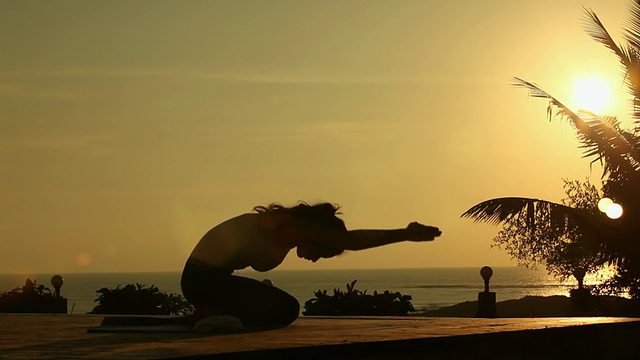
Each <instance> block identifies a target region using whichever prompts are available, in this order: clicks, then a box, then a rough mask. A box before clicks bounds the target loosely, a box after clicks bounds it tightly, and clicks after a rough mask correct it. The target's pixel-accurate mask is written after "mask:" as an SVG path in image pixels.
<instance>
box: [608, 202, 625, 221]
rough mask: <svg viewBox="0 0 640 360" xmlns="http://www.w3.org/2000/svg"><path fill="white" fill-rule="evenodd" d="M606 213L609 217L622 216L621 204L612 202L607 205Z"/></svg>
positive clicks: (616, 217)
mask: <svg viewBox="0 0 640 360" xmlns="http://www.w3.org/2000/svg"><path fill="white" fill-rule="evenodd" d="M606 214H607V216H608V217H609V218H610V219H618V218H620V216H622V206H620V204H616V203H613V204H611V205H609V206H607V211H606Z"/></svg>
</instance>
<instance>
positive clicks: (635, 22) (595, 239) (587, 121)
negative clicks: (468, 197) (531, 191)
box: [462, 1, 640, 298]
mask: <svg viewBox="0 0 640 360" xmlns="http://www.w3.org/2000/svg"><path fill="white" fill-rule="evenodd" d="M585 23H586V30H587V33H588V34H589V35H590V36H591V37H592V38H593V39H594V40H595V41H597V42H599V43H601V44H602V45H604V46H605V47H606V48H607V49H609V50H610V51H611V52H613V53H614V54H615V56H616V57H617V60H618V61H619V62H620V64H621V65H622V68H623V70H624V74H623V79H622V82H623V83H624V85H626V87H627V89H628V91H629V94H630V95H631V96H632V98H633V99H632V101H631V107H630V108H631V116H632V118H633V119H634V126H633V127H627V128H625V127H623V126H622V122H621V121H620V120H618V119H617V118H616V117H615V116H607V115H598V114H594V113H593V112H590V111H586V110H579V111H577V112H574V111H572V110H571V109H569V108H567V107H566V106H565V105H564V104H563V103H562V102H560V101H559V100H558V99H556V98H555V97H553V96H551V95H550V94H548V93H547V92H545V91H543V90H542V89H541V88H540V87H538V86H537V85H535V84H533V83H530V82H528V81H525V80H522V79H518V78H516V79H515V84H514V85H515V86H518V87H522V88H525V89H527V90H528V91H529V93H530V95H531V96H532V97H538V98H543V99H547V100H548V101H549V105H548V108H547V114H548V117H549V118H550V120H551V119H552V118H554V117H556V118H560V119H563V120H566V121H567V122H568V123H569V124H571V125H572V126H573V128H574V129H575V132H576V137H577V140H578V142H579V143H580V147H581V148H583V149H584V151H585V152H584V156H585V157H588V158H591V159H592V163H594V162H595V163H599V164H601V165H602V169H603V172H602V184H603V185H602V188H601V189H600V190H598V189H597V188H596V187H594V186H593V185H591V184H589V183H580V182H576V181H565V191H566V193H567V199H565V201H563V203H555V202H551V201H547V200H541V199H536V198H521V197H505V198H497V199H491V200H486V201H484V202H482V203H480V204H477V205H474V206H473V207H471V208H470V209H469V210H467V211H466V212H465V213H464V214H463V215H462V216H463V217H470V218H472V219H474V220H475V221H485V222H489V223H494V224H498V223H500V224H502V225H503V228H502V230H501V232H500V233H499V234H498V236H497V237H496V238H495V239H494V240H495V243H496V245H497V246H498V247H501V248H504V249H505V250H506V251H507V252H508V253H509V254H511V255H512V256H513V257H514V258H515V259H517V260H518V261H519V263H521V264H524V265H536V264H542V265H544V266H545V267H546V268H547V270H548V271H549V272H550V273H552V274H554V275H558V276H560V277H568V276H571V275H572V274H573V273H574V272H575V271H582V270H584V271H587V272H595V271H597V270H599V269H603V268H612V269H614V270H615V272H614V273H613V275H612V276H611V277H609V278H608V279H606V281H604V283H602V284H601V285H600V286H598V287H597V288H595V289H594V291H595V292H599V293H604V294H627V295H628V296H630V297H632V298H640V241H638V239H639V238H640V221H638V220H639V219H640V1H633V2H632V4H631V19H630V21H629V23H628V26H627V28H626V29H625V36H624V39H625V42H624V43H623V44H620V45H619V44H617V43H616V42H615V41H614V40H613V38H612V37H611V35H610V34H609V33H608V32H607V30H606V29H605V27H604V25H603V24H602V22H601V21H600V19H599V18H598V16H597V15H596V14H595V13H594V12H593V11H591V10H586V22H585ZM554 113H555V116H554ZM603 197H606V201H607V202H608V203H609V205H611V202H614V203H616V204H618V205H620V206H621V208H622V210H623V212H622V216H620V212H619V211H618V214H616V215H612V214H609V210H608V209H606V212H607V213H608V215H609V217H611V218H609V217H607V216H606V215H605V214H603V212H605V209H603V208H602V207H603V206H599V205H603V204H604V205H606V204H605V203H604V200H605V199H604V198H603ZM601 198H603V199H602V200H603V202H602V203H600V199H601ZM618 205H616V207H617V208H618V210H619V209H620V207H619V206H618Z"/></svg>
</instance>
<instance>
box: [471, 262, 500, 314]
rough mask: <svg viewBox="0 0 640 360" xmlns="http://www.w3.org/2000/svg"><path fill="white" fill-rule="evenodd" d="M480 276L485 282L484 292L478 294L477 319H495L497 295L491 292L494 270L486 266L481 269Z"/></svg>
mask: <svg viewBox="0 0 640 360" xmlns="http://www.w3.org/2000/svg"><path fill="white" fill-rule="evenodd" d="M480 276H482V279H483V280H484V291H483V292H479V293H478V313H477V314H476V317H483V318H495V317H497V315H496V293H495V292H491V291H489V280H490V279H491V276H493V269H491V268H490V267H489V266H484V267H482V269H480Z"/></svg>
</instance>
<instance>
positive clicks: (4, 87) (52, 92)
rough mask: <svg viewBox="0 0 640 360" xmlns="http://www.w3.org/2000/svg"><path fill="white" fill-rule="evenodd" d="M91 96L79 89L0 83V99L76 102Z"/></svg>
mask: <svg viewBox="0 0 640 360" xmlns="http://www.w3.org/2000/svg"><path fill="white" fill-rule="evenodd" d="M91 96H93V95H92V94H91V93H90V92H88V91H86V90H84V89H83V90H80V89H61V88H49V89H46V88H42V87H32V86H26V85H18V84H3V83H0V98H31V99H55V100H66V101H76V100H82V99H86V98H89V97H91Z"/></svg>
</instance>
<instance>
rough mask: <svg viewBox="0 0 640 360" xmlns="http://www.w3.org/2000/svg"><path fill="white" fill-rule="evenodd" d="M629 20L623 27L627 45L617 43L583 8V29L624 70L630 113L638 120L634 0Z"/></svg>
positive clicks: (639, 65)
mask: <svg viewBox="0 0 640 360" xmlns="http://www.w3.org/2000/svg"><path fill="white" fill-rule="evenodd" d="M630 10H631V20H630V21H629V24H628V27H627V28H626V29H625V40H627V42H628V46H626V47H623V46H621V45H618V44H617V43H616V42H615V41H614V40H613V38H612V37H611V35H610V34H609V32H608V31H607V29H606V28H605V26H604V24H603V23H602V21H600V19H599V18H598V16H597V15H596V13H595V12H593V10H590V9H586V8H585V13H586V17H585V21H584V25H585V30H586V32H587V34H589V35H590V36H591V38H592V39H594V40H595V41H597V42H599V43H601V44H602V45H604V46H605V47H606V48H608V49H609V50H611V51H612V52H613V53H614V54H616V56H617V57H618V59H619V60H620V64H621V65H622V68H623V70H624V72H625V81H624V82H625V83H626V85H627V88H628V90H629V94H630V95H631V96H632V97H633V111H632V115H633V117H634V118H635V119H636V122H640V100H639V99H640V3H639V1H638V0H636V1H634V2H633V4H632V6H631V9H630Z"/></svg>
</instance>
